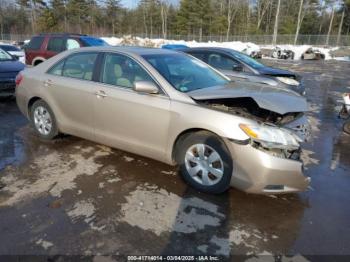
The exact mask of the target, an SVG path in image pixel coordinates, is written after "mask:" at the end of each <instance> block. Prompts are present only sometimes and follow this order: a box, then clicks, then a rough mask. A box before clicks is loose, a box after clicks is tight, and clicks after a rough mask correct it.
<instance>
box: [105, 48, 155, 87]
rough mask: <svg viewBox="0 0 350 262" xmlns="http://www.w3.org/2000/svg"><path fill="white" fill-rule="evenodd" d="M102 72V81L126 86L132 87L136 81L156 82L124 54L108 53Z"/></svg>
mask: <svg viewBox="0 0 350 262" xmlns="http://www.w3.org/2000/svg"><path fill="white" fill-rule="evenodd" d="M102 72H103V73H102V79H101V82H102V83H106V84H111V85H116V86H121V87H126V88H132V87H133V86H134V82H136V81H151V82H154V81H153V79H152V77H151V76H150V75H149V74H148V73H147V72H146V71H145V70H144V69H143V68H142V67H141V66H140V65H139V64H138V63H136V62H135V61H134V60H132V59H131V58H129V57H126V56H123V55H117V54H107V55H106V57H105V62H104V66H103V71H102Z"/></svg>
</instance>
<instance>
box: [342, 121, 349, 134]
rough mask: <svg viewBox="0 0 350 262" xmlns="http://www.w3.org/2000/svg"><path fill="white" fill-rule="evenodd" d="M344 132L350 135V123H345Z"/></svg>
mask: <svg viewBox="0 0 350 262" xmlns="http://www.w3.org/2000/svg"><path fill="white" fill-rule="evenodd" d="M343 131H344V132H345V133H347V134H349V135H350V121H348V122H345V123H344V125H343Z"/></svg>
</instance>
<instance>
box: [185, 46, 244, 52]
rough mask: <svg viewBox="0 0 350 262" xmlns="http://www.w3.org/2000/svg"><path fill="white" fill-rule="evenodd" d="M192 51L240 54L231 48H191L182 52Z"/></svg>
mask: <svg viewBox="0 0 350 262" xmlns="http://www.w3.org/2000/svg"><path fill="white" fill-rule="evenodd" d="M191 50H195V51H221V52H225V53H232V52H237V53H239V51H237V50H234V49H231V48H225V47H210V46H209V47H205V46H203V47H191V48H184V49H181V51H183V52H188V51H191Z"/></svg>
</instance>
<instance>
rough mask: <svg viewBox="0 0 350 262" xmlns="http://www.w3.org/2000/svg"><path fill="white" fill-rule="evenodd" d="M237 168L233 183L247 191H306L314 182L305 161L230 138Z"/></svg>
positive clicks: (229, 142) (229, 144) (274, 192)
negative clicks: (265, 150)
mask: <svg viewBox="0 0 350 262" xmlns="http://www.w3.org/2000/svg"><path fill="white" fill-rule="evenodd" d="M227 145H228V148H229V150H230V153H231V155H232V159H233V165H234V170H233V174H232V179H231V186H233V187H235V188H238V189H240V190H242V191H245V192H248V193H256V194H276V193H291V192H299V191H304V190H306V189H307V188H308V185H309V183H310V181H311V179H310V178H309V177H305V176H304V175H303V163H302V162H301V161H298V160H292V159H285V158H280V157H276V156H272V155H270V154H269V153H266V152H263V151H261V150H259V149H256V148H254V147H253V146H252V145H251V144H238V143H236V142H233V141H230V140H228V141H227Z"/></svg>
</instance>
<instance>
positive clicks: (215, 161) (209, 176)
mask: <svg viewBox="0 0 350 262" xmlns="http://www.w3.org/2000/svg"><path fill="white" fill-rule="evenodd" d="M176 161H177V163H178V165H179V168H180V172H181V174H182V176H183V178H184V180H185V181H186V182H187V183H188V184H190V185H191V186H193V187H194V188H196V189H197V190H199V191H203V192H207V193H214V194H219V193H222V192H224V191H226V190H227V189H228V188H229V187H230V181H231V176H232V170H233V167H232V166H233V165H232V159H231V155H230V154H229V152H228V149H227V148H226V145H225V144H224V142H223V141H222V140H221V139H220V138H218V137H217V136H215V135H214V134H212V133H209V132H196V133H192V134H189V135H187V136H186V137H185V138H184V139H183V140H182V141H181V142H180V143H179V144H178V145H177V152H176Z"/></svg>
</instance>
